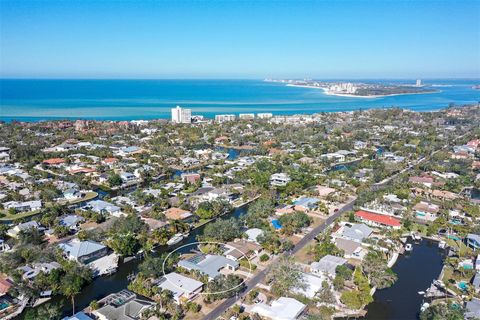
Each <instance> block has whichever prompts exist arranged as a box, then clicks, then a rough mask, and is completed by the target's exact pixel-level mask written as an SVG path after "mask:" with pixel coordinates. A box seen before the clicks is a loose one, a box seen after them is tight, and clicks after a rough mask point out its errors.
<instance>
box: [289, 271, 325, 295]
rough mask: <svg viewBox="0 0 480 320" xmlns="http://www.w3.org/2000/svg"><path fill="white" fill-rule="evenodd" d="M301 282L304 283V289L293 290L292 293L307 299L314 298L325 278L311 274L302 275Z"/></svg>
mask: <svg viewBox="0 0 480 320" xmlns="http://www.w3.org/2000/svg"><path fill="white" fill-rule="evenodd" d="M303 280H304V282H305V285H306V287H305V289H303V288H301V289H300V288H295V289H294V290H293V291H294V292H295V293H299V294H302V295H304V296H305V297H307V298H313V297H315V294H316V293H317V292H318V291H319V290H320V289H321V288H322V283H323V281H325V280H326V279H325V277H323V276H316V275H313V274H311V273H303Z"/></svg>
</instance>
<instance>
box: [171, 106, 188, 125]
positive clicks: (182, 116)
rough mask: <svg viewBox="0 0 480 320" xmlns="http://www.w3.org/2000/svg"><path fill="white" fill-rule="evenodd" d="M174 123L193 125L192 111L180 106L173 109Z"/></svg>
mask: <svg viewBox="0 0 480 320" xmlns="http://www.w3.org/2000/svg"><path fill="white" fill-rule="evenodd" d="M172 122H174V123H191V122H192V109H184V108H181V107H179V106H177V107H175V108H173V109H172Z"/></svg>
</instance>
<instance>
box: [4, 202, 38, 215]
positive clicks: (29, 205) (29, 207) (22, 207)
mask: <svg viewBox="0 0 480 320" xmlns="http://www.w3.org/2000/svg"><path fill="white" fill-rule="evenodd" d="M2 205H3V208H5V209H6V210H9V209H13V210H15V212H29V211H35V210H40V209H41V208H42V201H40V200H33V201H24V202H19V201H8V202H4V203H3V204H2Z"/></svg>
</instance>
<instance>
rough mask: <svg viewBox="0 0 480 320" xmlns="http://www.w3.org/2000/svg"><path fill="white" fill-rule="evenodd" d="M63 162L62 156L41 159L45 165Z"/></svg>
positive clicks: (57, 164) (55, 164) (56, 164)
mask: <svg viewBox="0 0 480 320" xmlns="http://www.w3.org/2000/svg"><path fill="white" fill-rule="evenodd" d="M64 163H65V159H62V158H51V159H47V160H43V164H45V165H47V166H59V165H61V164H64Z"/></svg>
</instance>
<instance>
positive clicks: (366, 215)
mask: <svg viewBox="0 0 480 320" xmlns="http://www.w3.org/2000/svg"><path fill="white" fill-rule="evenodd" d="M355 218H356V219H358V220H360V221H362V222H364V223H365V224H367V225H369V226H373V227H381V228H388V229H400V227H401V226H402V224H401V222H400V219H398V218H395V217H392V216H387V215H383V214H378V213H373V212H369V211H364V210H359V211H357V212H356V213H355Z"/></svg>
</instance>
